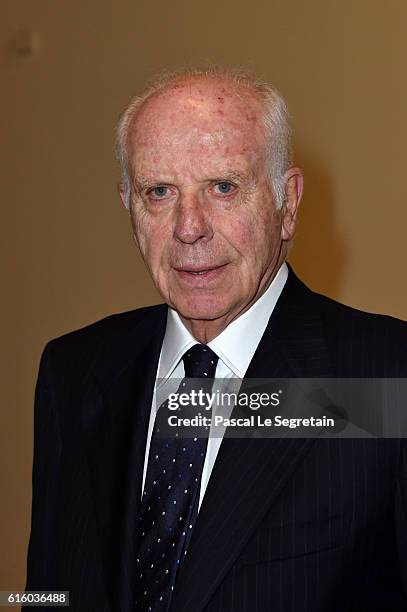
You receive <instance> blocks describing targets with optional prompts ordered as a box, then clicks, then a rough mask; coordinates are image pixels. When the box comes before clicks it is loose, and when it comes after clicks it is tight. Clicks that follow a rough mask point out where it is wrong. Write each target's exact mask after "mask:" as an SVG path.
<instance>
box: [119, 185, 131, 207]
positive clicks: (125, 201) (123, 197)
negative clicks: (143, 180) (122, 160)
mask: <svg viewBox="0 0 407 612" xmlns="http://www.w3.org/2000/svg"><path fill="white" fill-rule="evenodd" d="M117 190H118V192H119V195H120V199H121V201H122V204H123V206H124V207H125V209H126V210H127V212H130V211H129V202H128V191H127V189H126V186H125V184H124V183H123V181H120V183H118V184H117Z"/></svg>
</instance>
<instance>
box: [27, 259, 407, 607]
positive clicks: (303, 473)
mask: <svg viewBox="0 0 407 612" xmlns="http://www.w3.org/2000/svg"><path fill="white" fill-rule="evenodd" d="M166 313H167V307H166V306H165V305H158V306H153V307H150V308H142V309H139V310H135V311H132V312H128V313H124V314H119V315H113V316H111V317H108V318H107V319H104V320H102V321H100V322H98V323H95V324H93V325H90V326H88V327H85V328H84V329H81V330H79V331H75V332H73V333H70V334H68V335H66V336H63V337H62V338H59V339H56V340H54V341H51V342H50V343H49V344H48V345H47V347H46V349H45V351H44V354H43V356H42V360H41V366H40V373H39V378H38V383H37V390H36V404H35V453H34V469H33V511H32V530H31V537H30V545H29V553H28V577H27V587H26V588H27V589H65V590H69V591H70V593H71V608H70V609H71V610H74V611H75V612H76V611H82V610H83V611H86V612H92V611H95V612H108V611H110V612H115V611H117V612H119V611H120V612H129V611H130V610H134V609H135V608H134V592H133V585H134V584H135V580H134V571H135V567H136V563H135V556H136V550H137V542H136V537H135V533H136V530H135V526H136V523H137V518H138V511H139V498H140V491H141V480H142V469H143V462H144V453H145V441H146V435H147V426H148V420H149V413H150V406H151V399H152V392H153V386H154V379H155V373H156V368H157V363H158V357H159V353H160V349H161V344H162V340H163V335H164V331H165V324H166ZM406 346H407V325H406V324H405V323H402V322H401V321H398V320H395V319H392V318H390V317H384V316H378V315H370V314H366V313H361V312H359V311H356V310H353V309H351V308H348V307H346V306H343V305H340V304H338V303H336V302H334V301H332V300H330V299H328V298H325V297H323V296H320V295H317V294H315V293H313V292H311V291H310V290H309V289H307V288H306V287H305V286H304V285H303V284H302V283H301V282H300V281H299V280H298V279H297V278H296V277H295V275H294V273H293V272H292V270H290V274H289V278H288V280H287V283H286V286H285V288H284V290H283V293H282V295H281V297H280V299H279V301H278V303H277V306H276V309H275V311H274V313H273V315H272V317H271V319H270V322H269V325H268V327H267V329H266V331H265V333H264V336H263V338H262V340H261V342H260V345H259V347H258V349H257V351H256V353H255V355H254V357H253V360H252V362H251V364H250V366H249V369H248V371H247V373H246V376H247V377H254V378H255V377H258V378H260V377H277V376H300V377H307V376H310V377H311V376H312V377H325V376H348V377H373V376H390V377H401V376H403V377H405V376H406V373H407V351H406ZM406 592H407V456H406V446H405V444H404V442H403V441H401V440H396V439H387V440H373V439H365V440H362V439H355V440H352V439H347V440H338V439H331V440H329V439H317V440H314V439H251V440H250V439H246V440H244V439H233V438H228V437H226V438H224V440H223V442H222V445H221V448H220V451H219V454H218V457H217V460H216V463H215V466H214V469H213V472H212V475H211V478H210V481H209V484H208V488H207V491H206V494H205V497H204V500H203V504H202V507H201V510H200V513H199V515H198V520H197V523H196V526H195V529H194V533H193V537H192V541H191V544H190V548H189V550H188V555H187V557H186V558H185V562H184V565H183V566H182V568H181V571H180V574H179V578H178V580H177V584H176V587H175V590H174V594H173V601H172V606H171V612H201V611H204V610H205V612H229V611H231V612H232V611H233V612H265V611H271V612H305V611H307V612H320V611H331V610H341V611H342V612H343V611H348V610H349V611H350V610H355V611H356V610H357V611H358V612H362V611H363V610H366V611H369V612H372V611H375V610H383V611H384V610H385V611H386V612H387V611H394V612H396V611H399V610H407V597H406ZM27 609H28V608H27Z"/></svg>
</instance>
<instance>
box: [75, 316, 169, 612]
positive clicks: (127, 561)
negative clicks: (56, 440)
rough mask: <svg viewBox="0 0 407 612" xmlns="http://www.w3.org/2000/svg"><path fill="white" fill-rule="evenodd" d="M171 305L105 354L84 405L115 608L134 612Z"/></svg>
mask: <svg viewBox="0 0 407 612" xmlns="http://www.w3.org/2000/svg"><path fill="white" fill-rule="evenodd" d="M166 314H167V308H166V306H161V307H157V308H155V309H154V310H153V311H152V313H150V316H147V317H146V318H145V319H143V321H142V322H141V323H139V324H138V325H135V326H134V329H132V330H131V331H130V332H129V333H128V334H126V336H125V338H124V339H123V337H120V341H119V339H118V340H117V343H115V341H113V342H112V343H111V344H109V346H107V347H106V349H105V354H106V360H105V361H104V358H103V355H101V358H100V360H99V364H98V365H97V367H96V368H95V378H94V381H93V384H92V385H91V387H90V389H89V393H88V395H87V397H86V398H85V400H84V404H83V412H82V423H83V428H84V432H85V439H86V446H87V455H88V465H89V474H90V481H91V487H92V493H93V499H94V503H95V512H96V517H97V524H98V532H99V537H100V542H101V551H102V557H103V562H104V568H105V575H106V585H107V588H108V592H109V596H110V599H111V606H112V610H113V609H114V610H120V611H123V612H124V611H127V610H132V609H133V608H134V603H133V602H134V592H133V587H134V585H135V580H134V576H133V571H134V569H135V567H136V547H137V542H136V538H135V534H136V520H137V515H138V506H139V501H140V496H141V486H142V476H143V464H144V454H145V446H146V437H147V429H148V422H149V415H150V409H151V402H152V395H153V389H154V383H155V375H156V370H157V365H158V359H159V354H160V350H161V344H162V341H163V337H164V332H165V324H166Z"/></svg>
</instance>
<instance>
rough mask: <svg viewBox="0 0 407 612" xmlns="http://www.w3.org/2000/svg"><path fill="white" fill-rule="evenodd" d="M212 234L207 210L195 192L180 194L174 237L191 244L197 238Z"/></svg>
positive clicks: (208, 237)
mask: <svg viewBox="0 0 407 612" xmlns="http://www.w3.org/2000/svg"><path fill="white" fill-rule="evenodd" d="M212 236H213V230H212V225H211V221H210V215H209V210H208V209H207V208H206V207H205V202H204V201H202V200H201V199H200V198H199V196H198V195H197V194H191V193H189V194H182V195H181V196H180V198H179V200H178V203H177V210H176V217H175V226H174V238H175V239H176V240H178V241H179V242H184V243H186V244H193V243H194V242H196V241H197V240H200V239H202V238H206V239H208V240H210V239H211V238H212Z"/></svg>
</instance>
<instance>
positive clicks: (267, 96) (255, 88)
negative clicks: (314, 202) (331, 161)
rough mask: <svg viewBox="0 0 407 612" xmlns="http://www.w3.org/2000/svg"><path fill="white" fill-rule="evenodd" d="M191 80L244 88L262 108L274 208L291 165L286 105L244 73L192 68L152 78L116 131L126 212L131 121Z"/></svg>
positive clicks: (279, 204) (280, 203)
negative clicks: (210, 80)
mask: <svg viewBox="0 0 407 612" xmlns="http://www.w3.org/2000/svg"><path fill="white" fill-rule="evenodd" d="M194 78H203V79H205V78H213V79H222V80H223V79H225V80H229V81H231V82H232V83H235V84H238V85H241V86H243V87H246V88H248V89H249V90H251V91H252V92H254V94H255V95H256V97H257V98H258V99H259V100H260V101H262V102H263V104H264V115H263V122H264V129H265V135H266V142H267V145H266V146H267V151H266V159H267V174H268V177H269V180H270V182H271V185H272V187H273V191H274V197H275V203H276V208H277V209H280V208H281V207H282V206H283V204H284V201H285V179H284V174H285V172H286V170H288V168H289V167H290V166H291V164H292V150H291V127H290V125H289V115H288V110H287V105H286V102H285V100H284V98H283V97H282V96H281V95H280V93H279V92H278V91H277V90H276V89H275V87H273V86H272V85H270V84H269V83H267V82H265V81H262V80H260V79H258V78H257V77H255V76H252V75H251V74H248V73H247V72H243V71H241V70H236V69H227V68H218V67H210V68H193V69H182V70H178V71H175V72H166V73H163V74H161V75H159V76H158V77H156V78H155V79H154V80H153V81H152V82H151V83H150V84H149V85H148V86H147V87H146V89H145V90H144V91H142V92H141V93H140V94H139V95H136V96H135V97H134V98H132V99H131V101H130V103H129V105H128V106H127V108H126V109H125V110H124V112H123V114H122V115H121V117H120V120H119V122H118V124H117V128H116V155H117V159H118V162H119V164H120V171H121V181H122V186H123V190H124V199H125V204H126V206H127V208H129V207H130V194H131V181H130V176H129V167H128V156H127V139H128V132H129V127H130V124H131V121H132V120H133V118H134V116H135V114H136V113H137V111H138V109H139V108H140V107H141V106H142V105H143V104H144V102H146V101H147V100H148V99H149V98H150V97H151V96H153V95H154V94H156V93H159V92H162V91H164V90H165V89H170V88H171V86H173V85H175V84H177V83H179V82H182V81H188V80H191V79H194Z"/></svg>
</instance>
